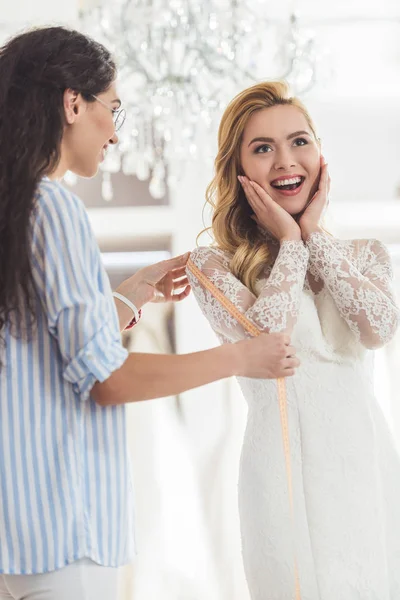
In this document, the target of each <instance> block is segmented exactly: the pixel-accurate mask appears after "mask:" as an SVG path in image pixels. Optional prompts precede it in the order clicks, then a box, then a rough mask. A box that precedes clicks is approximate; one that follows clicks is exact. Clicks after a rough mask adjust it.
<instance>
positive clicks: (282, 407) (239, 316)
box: [186, 259, 301, 600]
mask: <svg viewBox="0 0 400 600" xmlns="http://www.w3.org/2000/svg"><path fill="white" fill-rule="evenodd" d="M186 267H187V269H188V270H189V271H190V272H191V273H192V274H193V275H194V276H195V277H196V279H197V280H198V281H199V282H200V283H201V284H202V285H203V286H204V287H205V288H206V289H207V290H208V291H209V292H211V294H212V295H213V296H214V297H215V298H216V299H217V300H219V302H220V303H221V304H222V306H223V307H224V308H226V310H227V311H228V312H229V314H231V315H232V316H233V317H235V319H236V320H237V321H238V322H239V323H240V324H241V325H243V327H244V329H245V330H246V331H247V332H248V333H250V335H252V336H253V337H256V336H257V335H260V333H261V331H260V330H259V329H258V328H257V327H256V326H255V325H254V324H253V323H252V322H251V321H249V319H247V318H246V317H245V316H244V314H243V313H241V312H240V310H239V309H238V308H237V306H235V305H234V304H233V302H231V301H230V300H228V298H227V297H226V296H225V295H224V294H223V293H222V292H221V291H220V290H219V289H218V288H217V287H216V286H215V285H214V284H213V283H212V282H211V281H210V280H209V279H208V277H206V275H204V273H203V272H202V271H200V269H199V268H198V267H196V265H195V264H194V263H193V262H192V261H191V260H190V259H189V260H188V262H187V265H186ZM276 383H277V388H278V400H279V413H280V417H281V429H282V440H283V450H284V454H285V463H286V476H287V486H288V496H289V504H290V515H291V519H292V525H293V531H294V501H293V477H292V464H291V459H290V441H289V425H288V416H287V396H286V384H285V380H284V379H283V378H281V379H277V380H276ZM294 574H295V600H301V595H300V580H299V571H298V567H297V560H296V554H295V557H294Z"/></svg>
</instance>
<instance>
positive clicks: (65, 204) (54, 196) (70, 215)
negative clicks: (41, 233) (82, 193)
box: [32, 179, 90, 234]
mask: <svg viewBox="0 0 400 600" xmlns="http://www.w3.org/2000/svg"><path fill="white" fill-rule="evenodd" d="M32 217H33V220H34V223H36V224H37V223H39V224H41V225H49V226H51V227H52V228H54V229H63V230H66V231H67V230H68V231H70V232H71V233H78V232H81V233H83V231H84V233H85V234H87V233H88V231H89V229H90V226H89V219H88V215H87V212H86V208H85V205H84V204H83V202H82V200H81V199H80V198H79V197H78V196H76V194H74V193H72V192H71V191H70V190H68V189H66V188H65V187H64V186H63V185H61V184H60V183H59V182H57V181H50V180H49V179H43V180H42V181H41V182H40V184H39V185H38V187H37V190H36V194H35V202H34V209H33V213H32ZM82 230H83V231H82Z"/></svg>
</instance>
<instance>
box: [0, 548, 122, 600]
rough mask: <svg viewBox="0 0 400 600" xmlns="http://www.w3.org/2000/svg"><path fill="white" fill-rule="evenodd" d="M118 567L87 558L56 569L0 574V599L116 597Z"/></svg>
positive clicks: (109, 599) (103, 599) (90, 599)
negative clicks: (42, 571)
mask: <svg viewBox="0 0 400 600" xmlns="http://www.w3.org/2000/svg"><path fill="white" fill-rule="evenodd" d="M117 581H118V569H117V568H114V567H103V566H101V565H98V564H96V563H94V562H92V561H91V560H90V559H88V558H83V559H81V560H78V561H76V562H74V563H72V564H70V565H67V566H66V567H63V568H62V569H58V570H57V571H50V572H49V573H40V574H36V575H0V600H115V599H116V598H117V593H118V591H117V589H118V585H117Z"/></svg>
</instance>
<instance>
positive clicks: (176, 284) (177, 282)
mask: <svg viewBox="0 0 400 600" xmlns="http://www.w3.org/2000/svg"><path fill="white" fill-rule="evenodd" d="M187 285H189V279H188V278H187V277H182V278H180V279H174V280H173V282H172V287H173V289H174V290H179V288H183V287H186V286H187Z"/></svg>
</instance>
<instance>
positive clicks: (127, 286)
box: [115, 275, 149, 310]
mask: <svg viewBox="0 0 400 600" xmlns="http://www.w3.org/2000/svg"><path fill="white" fill-rule="evenodd" d="M147 287H148V286H147ZM115 291H116V292H118V293H119V294H122V295H123V296H125V297H126V298H128V300H130V301H131V302H132V303H133V304H134V305H135V306H136V307H137V309H138V310H140V309H141V308H143V306H144V305H145V304H146V303H147V302H149V298H148V297H147V298H146V293H145V292H146V286H145V283H144V281H142V280H140V279H138V280H137V281H135V275H133V277H130V278H129V279H127V280H126V281H123V282H122V283H121V285H119V286H118V287H117V289H116V290H115ZM148 295H149V294H148V292H147V296H148Z"/></svg>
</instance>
